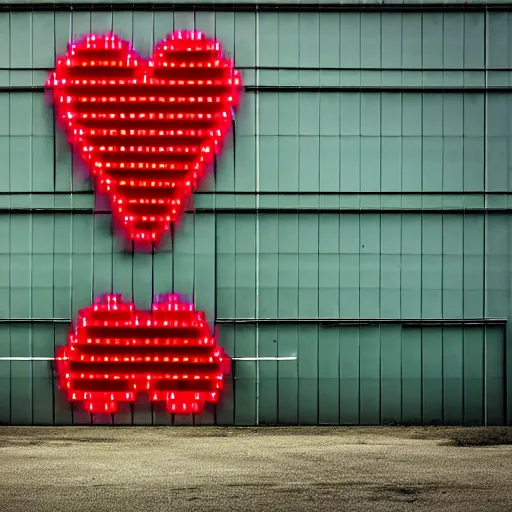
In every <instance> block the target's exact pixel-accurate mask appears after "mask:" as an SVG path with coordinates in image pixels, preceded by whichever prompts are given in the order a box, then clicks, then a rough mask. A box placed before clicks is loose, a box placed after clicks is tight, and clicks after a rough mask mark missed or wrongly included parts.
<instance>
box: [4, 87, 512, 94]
mask: <svg viewBox="0 0 512 512" xmlns="http://www.w3.org/2000/svg"><path fill="white" fill-rule="evenodd" d="M244 90H245V92H248V93H256V94H260V93H279V94H286V93H294V94H297V93H301V94H302V93H316V94H341V93H361V94H363V93H390V94H492V93H502V94H503V93H509V92H512V86H495V87H493V86H490V87H481V86H474V87H470V86H468V87H428V86H427V87H417V86H400V87H397V86H385V85H383V86H373V85H368V86H364V85H340V86H322V85H320V86H309V85H303V86H300V85H248V86H246V87H244ZM44 91H45V88H44V86H42V85H23V86H18V85H12V86H11V85H10V86H1V87H0V93H4V94H15V93H44Z"/></svg>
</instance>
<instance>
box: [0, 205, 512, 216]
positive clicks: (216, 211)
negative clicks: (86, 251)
mask: <svg viewBox="0 0 512 512" xmlns="http://www.w3.org/2000/svg"><path fill="white" fill-rule="evenodd" d="M185 213H194V214H196V215H202V214H203V215H204V214H207V215H235V214H239V215H251V214H252V215H257V214H260V215H263V214H267V215H269V214H283V215H284V214H331V215H332V214H334V215H343V214H361V215H364V214H382V215H385V214H394V215H397V214H399V215H402V214H403V215H407V214H420V215H432V214H435V215H439V214H442V215H482V214H489V215H491V214H502V215H503V214H505V215H508V214H511V213H512V208H477V207H475V208H307V207H306V208H296V207H293V208H290V207H281V208H233V207H231V208H194V209H190V210H185ZM41 214H43V215H58V214H65V215H111V212H110V211H109V210H94V208H0V215H41Z"/></svg>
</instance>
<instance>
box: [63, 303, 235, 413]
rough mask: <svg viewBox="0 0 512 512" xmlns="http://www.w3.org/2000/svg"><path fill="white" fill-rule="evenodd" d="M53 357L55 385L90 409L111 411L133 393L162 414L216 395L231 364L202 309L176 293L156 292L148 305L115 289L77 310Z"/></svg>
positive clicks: (195, 409)
mask: <svg viewBox="0 0 512 512" xmlns="http://www.w3.org/2000/svg"><path fill="white" fill-rule="evenodd" d="M55 356H56V357H55V359H56V374H57V377H58V379H59V382H60V388H61V389H63V390H64V391H65V392H66V393H67V397H68V400H69V401H71V402H82V403H83V404H84V405H85V408H86V410H88V411H89V412H91V413H100V412H108V413H115V412H116V410H117V406H118V403H119V402H132V403H133V402H135V401H136V398H137V394H138V393H140V392H142V393H147V394H148V396H149V399H150V401H152V402H165V403H166V405H167V411H168V412H169V413H174V414H189V413H199V412H201V410H202V409H203V407H204V404H205V403H206V402H210V403H216V402H218V400H219V393H220V391H221V390H222V388H223V382H224V375H225V374H228V373H229V372H230V367H231V360H230V358H229V357H228V356H227V355H226V353H225V352H224V349H223V348H222V347H220V346H217V340H216V336H214V335H212V334H211V332H210V329H209V327H208V324H207V322H206V320H205V317H204V314H203V313H202V312H197V311H195V309H194V305H193V304H190V303H184V302H181V301H180V299H179V297H178V296H177V295H164V296H160V297H158V298H157V299H156V301H155V302H154V303H153V305H152V308H151V311H141V310H138V309H137V308H136V307H135V305H134V304H133V303H132V302H125V301H124V300H123V298H122V296H120V295H105V296H103V297H99V298H98V299H97V300H96V302H95V304H93V305H91V306H89V307H86V308H84V309H82V310H80V312H79V314H78V320H77V322H76V325H75V327H74V328H72V329H70V332H69V336H68V343H67V345H64V346H60V347H58V348H57V350H56V354H55Z"/></svg>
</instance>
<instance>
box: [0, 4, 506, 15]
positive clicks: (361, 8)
mask: <svg viewBox="0 0 512 512" xmlns="http://www.w3.org/2000/svg"><path fill="white" fill-rule="evenodd" d="M511 10H512V5H510V4H503V3H498V2H490V3H482V2H471V3H469V2H468V3H466V2H462V1H460V2H453V3H448V4H446V3H442V2H439V3H420V2H418V3H406V4H404V3H402V2H386V3H382V2H381V3H364V4H363V3H344V2H337V3H336V2H332V3H322V4H321V3H299V2H298V1H297V3H295V4H277V3H256V2H255V3H246V2H232V3H217V2H204V1H198V2H194V3H190V2H169V3H152V2H141V1H132V2H126V3H108V2H96V3H94V4H91V3H88V2H76V3H75V2H62V3H61V2H59V3H51V2H40V3H39V2H38V3H18V2H6V3H4V4H2V5H0V12H2V11H7V12H10V11H15V12H30V11H35V12H40V11H43V12H55V11H57V12H59V11H60V12H62V11H64V12H69V11H88V12H91V11H95V12H112V11H117V12H118V11H146V12H148V11H149V12H162V11H203V12H292V13H297V12H316V13H319V12H325V13H336V12H360V13H364V12H396V11H400V12H411V13H413V12H414V13H422V12H482V13H484V12H486V11H503V12H509V11H511Z"/></svg>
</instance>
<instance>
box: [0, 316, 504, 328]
mask: <svg viewBox="0 0 512 512" xmlns="http://www.w3.org/2000/svg"><path fill="white" fill-rule="evenodd" d="M69 323H71V319H69V318H0V324H69ZM215 323H216V324H218V325H278V324H280V325H304V324H305V325H323V326H333V327H351V326H364V325H402V326H406V327H428V326H442V327H450V326H475V327H478V326H482V325H505V324H506V323H507V319H506V318H333V317H328V318H327V317H326V318H259V319H258V318H217V320H216V321H215Z"/></svg>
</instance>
